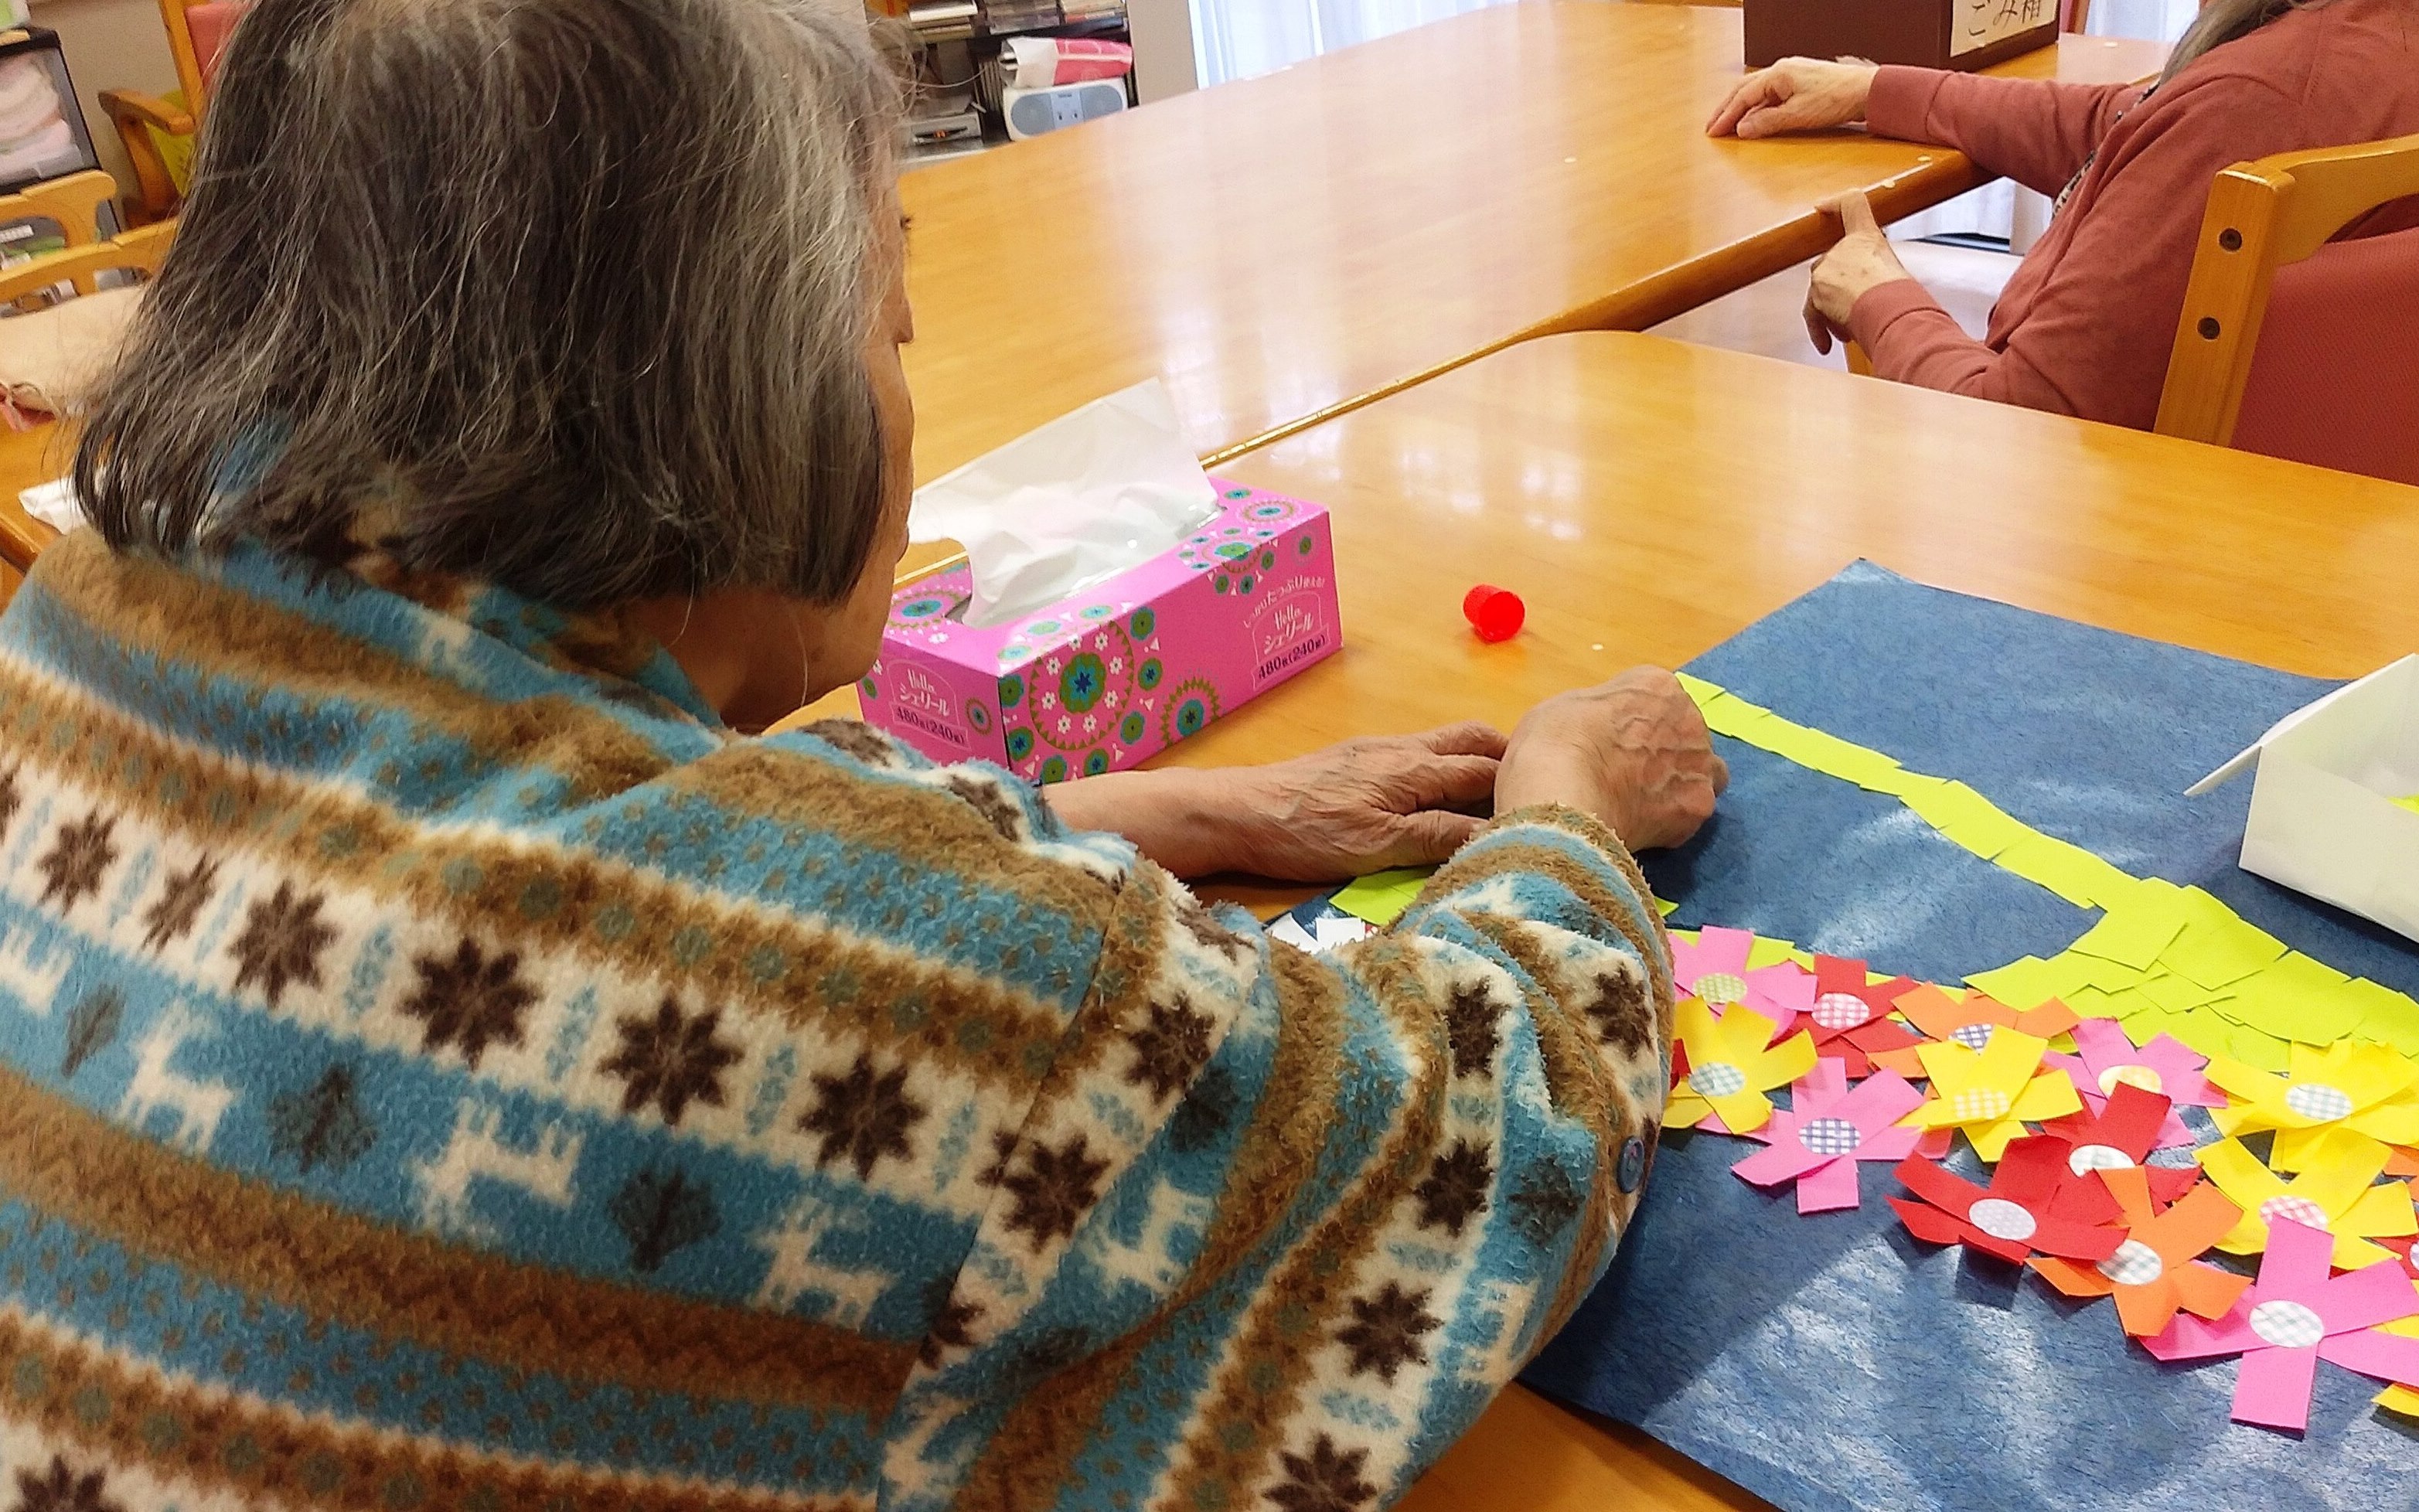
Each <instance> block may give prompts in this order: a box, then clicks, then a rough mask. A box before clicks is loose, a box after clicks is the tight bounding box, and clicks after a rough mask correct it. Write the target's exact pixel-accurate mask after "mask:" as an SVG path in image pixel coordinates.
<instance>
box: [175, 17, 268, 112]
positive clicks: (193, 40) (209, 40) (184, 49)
mask: <svg viewBox="0 0 2419 1512" xmlns="http://www.w3.org/2000/svg"><path fill="white" fill-rule="evenodd" d="M246 8H248V7H246V6H243V5H229V4H226V3H225V0H160V20H161V23H162V24H163V25H165V26H166V27H167V29H168V56H169V57H170V58H171V59H172V60H174V62H175V63H176V65H177V87H178V88H180V89H182V90H183V91H184V92H185V109H186V110H187V111H188V112H190V113H191V114H192V115H193V116H194V117H195V118H197V119H198V118H199V117H200V116H201V114H202V108H203V106H204V105H205V104H206V103H207V102H208V96H209V90H210V80H211V79H212V78H213V77H214V76H216V74H217V72H218V59H219V54H220V53H221V52H222V51H223V50H224V48H225V46H226V39H227V34H228V33H229V32H231V31H233V30H234V17H235V16H239V15H240V14H241V13H242V12H243V11H244V10H245V9H246ZM193 10H199V11H203V12H204V13H205V14H204V15H203V16H202V17H201V18H199V24H196V19H195V18H193V17H192V16H189V15H187V14H186V12H188V11H193Z"/></svg>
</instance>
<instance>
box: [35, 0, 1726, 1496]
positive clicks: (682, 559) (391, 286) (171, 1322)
mask: <svg viewBox="0 0 2419 1512" xmlns="http://www.w3.org/2000/svg"><path fill="white" fill-rule="evenodd" d="M900 103H901V101H900V100H899V97H898V91H897V89H896V87H895V85H894V83H893V81H892V80H891V78H890V76H889V75H888V73H887V72H886V70H885V69H884V68H883V66H882V64H881V62H880V60H879V58H878V55H877V54H876V53H875V51H874V48H873V46H872V43H871V38H870V34H869V31H868V26H867V22H866V18H865V15H864V11H863V9H862V8H861V7H860V6H859V5H858V4H857V0H258V3H257V4H255V5H254V6H253V8H251V9H250V10H249V11H248V12H247V13H246V14H245V17H244V20H243V22H242V23H241V24H240V25H239V26H238V27H237V29H236V33H235V37H234V39H233V41H232V42H231V43H230V44H229V47H228V52H227V55H226V59H225V63H224V66H223V69H222V71H221V73H220V76H219V82H218V86H217V92H216V94H215V95H214V97H213V98H212V100H211V106H210V121H209V128H208V131H206V132H205V133H204V134H203V139H202V142H201V145H200V149H199V153H200V155H199V158H198V160H197V162H196V166H195V169H194V176H193V194H192V196H191V198H190V199H189V200H188V201H187V204H186V208H185V213H184V216H183V220H182V224H181V228H180V229H179V231H178V232H177V240H176V245H175V248H174V250H172V251H171V252H170V253H169V255H168V257H167V260H166V262H165V263H164V264H163V266H162V269H161V271H160V276H159V277H158V279H157V280H156V281H155V282H154V283H153V284H152V285H150V287H149V290H148V292H147V293H146V296H145V302H144V309H143V313H142V314H141V316H138V318H137V320H136V323H135V325H134V327H133V330H132V332H131V340H130V346H129V347H128V348H127V349H126V351H125V352H124V353H123V355H122V356H121V359H120V361H119V364H118V367H117V370H116V373H115V375H114V376H113V377H112V378H110V379H109V380H108V381H107V382H106V383H105V384H104V385H103V386H102V388H101V390H100V393H98V394H97V395H96V397H95V399H94V401H93V403H92V405H91V408H90V409H89V411H88V412H87V414H86V415H85V424H84V430H83V435H82V439H81V449H80V451H79V453H78V456H77V461H76V488H77V492H78V493H79V494H80V495H81V497H82V498H83V499H84V501H85V504H86V506H87V511H88V513H89V515H90V517H91V519H92V522H93V528H92V529H90V530H82V531H77V532H73V533H71V534H69V535H68V536H67V537H65V538H64V539H62V540H60V541H59V542H57V543H56V544H54V546H52V547H51V548H49V549H48V550H47V551H45V552H44V553H43V555H42V558H41V560H40V562H39V563H38V564H37V565H36V566H35V568H34V570H33V572H32V573H31V574H30V575H29V576H28V577H27V579H26V580H25V583H24V585H23V588H21V589H20V590H19V591H18V593H17V594H16V597H15V599H14V600H13V602H11V603H10V604H9V606H8V611H7V613H6V614H5V615H0V1509H5V1512H337V1509H348V1512H359V1509H364V1508H393V1509H397V1512H405V1509H408V1512H521V1509H528V1512H873V1509H874V1508H876V1507H880V1508H884V1509H887V1512H942V1509H944V1508H952V1507H967V1508H973V1507H983V1508H994V1509H1002V1512H1007V1509H1023V1508H1034V1509H1040V1508H1068V1509H1090V1508H1104V1509H1111V1508H1130V1509H1133V1512H1147V1509H1150V1508H1171V1509H1174V1508H1183V1509H1193V1508H1203V1507H1225V1508H1229V1509H1232V1512H1244V1509H1246V1508H1261V1509H1269V1508H1275V1509H1278V1512H1315V1509H1348V1512H1372V1509H1375V1508H1377V1507H1379V1506H1380V1505H1382V1504H1384V1503H1385V1502H1387V1501H1389V1500H1391V1499H1392V1498H1394V1496H1396V1495H1398V1494H1399V1493H1400V1492H1401V1491H1402V1490H1403V1489H1404V1488H1405V1487H1406V1486H1408V1485H1409V1484H1410V1482H1411V1480H1412V1479H1413V1478H1414V1477H1415V1476H1417V1475H1418V1474H1419V1473H1420V1472H1421V1471H1422V1470H1423V1469H1424V1468H1425V1466H1426V1465H1427V1464H1428V1463H1429V1462H1431V1461H1432V1460H1434V1459H1435V1458H1436V1457H1437V1456H1438V1455H1439V1454H1441V1453H1442V1452H1443V1450H1444V1448H1445V1446H1446V1445H1448V1444H1450V1443H1452V1442H1453V1440H1454V1438H1455V1436H1456V1435H1457V1434H1459V1433H1460V1432H1461V1431H1462V1429H1464V1428H1466V1427H1469V1426H1470V1424H1471V1420H1472V1419H1474V1418H1475V1417H1476V1416H1477V1415H1478V1413H1479V1412H1481V1411H1482V1410H1483V1409H1484V1408H1485V1407H1486V1405H1487V1401H1488V1399H1489V1398H1490V1397H1491V1396H1493V1395H1494V1393H1495V1392H1497V1391H1498V1390H1500V1389H1501V1388H1502V1386H1503V1384H1504V1383H1505V1382H1506V1381H1509V1380H1510V1379H1511V1376H1512V1374H1513V1372H1514V1371H1516V1370H1517V1369H1518V1368H1519V1366H1520V1365H1521V1363H1522V1362H1523V1361H1525V1360H1526V1359H1527V1358H1528V1357H1529V1356H1530V1355H1531V1354H1532V1353H1533V1352H1534V1351H1535V1350H1536V1349H1537V1347H1538V1346H1539V1345H1540V1344H1541V1343H1542V1342H1543V1341H1544V1339H1545V1338H1546V1337H1547V1336H1548V1335H1549V1334H1550V1333H1551V1332H1552V1330H1553V1329H1554V1328H1555V1327H1556V1326H1558V1325H1559V1323H1560V1322H1561V1320H1562V1319H1564V1318H1566V1317H1568V1316H1569V1315H1570V1312H1571V1310H1572V1309H1573V1308H1574V1307H1575V1306H1576V1305H1577V1304H1578V1303H1579V1299H1580V1298H1581V1297H1582V1296H1583V1295H1584V1294H1585V1293H1586V1291H1587V1289H1588V1288H1589V1287H1590V1285H1591V1284H1593V1283H1594V1281H1595V1278H1596V1277H1597V1276H1598V1275H1600V1274H1601V1273H1603V1271H1604V1268H1605V1265H1606V1263H1607V1261H1608V1260H1609V1258H1610V1257H1611V1255H1612V1253H1613V1250H1614V1248H1615V1247H1616V1245H1617V1244H1618V1243H1619V1242H1620V1240H1621V1236H1622V1234H1623V1232H1624V1231H1625V1229H1626V1227H1628V1225H1629V1222H1630V1218H1631V1215H1632V1213H1633V1212H1635V1211H1636V1210H1637V1205H1638V1202H1639V1199H1640V1193H1641V1190H1642V1183H1643V1182H1644V1180H1645V1178H1646V1173H1647V1169H1648V1165H1649V1162H1650V1157H1651V1154H1652V1151H1653V1149H1654V1146H1655V1139H1656V1130H1657V1125H1658V1123H1659V1121H1660V1119H1661V1116H1662V1103H1663V1097H1664V1092H1665V1089H1666V1088H1668V1087H1669V1086H1670V1072H1671V1029H1672V965H1671V956H1670V949H1669V945H1668V943H1667V941H1666V938H1665V936H1664V933H1663V929H1662V925H1661V923H1660V921H1659V919H1658V918H1657V915H1656V907H1655V903H1654V900H1653V898H1652V896H1651V895H1650V894H1649V893H1648V891H1647V888H1646V884H1645V881H1644V879H1643V878H1642V877H1641V875H1640V874H1639V872H1638V869H1637V867H1636V865H1635V863H1634V862H1633V860H1632V859H1631V856H1630V852H1631V850H1632V849H1633V848H1643V847H1650V846H1654V845H1658V844H1670V843H1675V842H1677V841H1680V840H1682V839H1685V838H1686V837H1687V835H1688V834H1689V833H1690V832H1691V831H1692V830H1694V829H1695V828H1696V827H1697V825H1699V824H1700V823H1701V822H1703V820H1704V819H1705V818H1706V817H1707V816H1708V815H1709V814H1710V813H1711V811H1712V809H1713V805H1714V798H1715V795H1716V793H1717V792H1718V790H1719V788H1720V786H1721V784H1722V782H1723V780H1724V774H1723V768H1722V766H1721V764H1720V759H1719V758H1718V757H1717V756H1716V755H1715V754H1714V753H1713V749H1712V745H1711V741H1710V737H1709V736H1708V735H1707V733H1706V731H1705V727H1704V721H1703V719H1702V718H1701V717H1699V716H1698V714H1697V712H1696V708H1695V706H1694V705H1693V704H1692V703H1691V702H1689V699H1688V696H1687V693H1685V692H1684V691H1683V690H1682V689H1681V687H1680V686H1679V684H1678V683H1677V682H1676V681H1675V680H1674V679H1673V678H1672V676H1671V674H1670V673H1668V672H1662V671H1644V670H1641V671H1636V672H1632V673H1630V674H1627V675H1626V676H1624V677H1622V678H1619V679H1616V680H1614V681H1613V682H1611V683H1609V684H1605V685H1602V686H1599V687H1593V688H1585V689H1579V690H1577V691H1575V692H1572V693H1569V694H1565V695H1563V696H1561V697H1558V698H1555V699H1552V700H1549V701H1548V702H1546V703H1544V704H1542V705H1540V706H1539V707H1538V708H1536V709H1535V710H1533V711H1532V712H1531V713H1530V714H1529V715H1528V716H1527V717H1525V718H1524V719H1523V720H1522V721H1521V724H1520V726H1519V727H1518V729H1517V730H1516V731H1515V732H1514V733H1512V735H1511V736H1510V737H1509V739H1508V740H1507V739H1506V737H1504V736H1502V735H1500V734H1497V733H1494V732H1492V731H1490V730H1487V728H1485V727H1484V726H1481V725H1476V724H1462V725H1456V726H1453V727H1450V728H1448V729H1445V730H1442V731H1439V732H1434V733H1429V734H1427V735H1423V736H1397V737H1391V738H1372V739H1365V740H1360V741H1355V742H1351V743H1349V744H1348V745H1346V746H1343V747H1339V748H1332V749H1330V750H1327V751H1324V752H1313V753H1310V754H1307V755H1304V756H1302V757H1298V758H1296V759H1294V760H1291V761H1287V762H1280V763H1275V764H1269V765H1263V766H1252V767H1230V768H1225V769H1223V770H1199V771H1184V770H1162V771H1136V772H1125V773H1117V774H1114V775H1111V776H1107V777H1102V778H1097V779H1085V780H1082V781H1077V782H1071V783H1061V784H1057V785H1055V786H1053V787H1051V788H1049V789H1048V790H1047V791H1046V794H1045V793H1044V792H1043V791H1041V790H1037V789H1035V788H1033V787H1030V786H1028V785H1026V784H1025V783H1024V782H1021V781H1019V780H1017V779H1016V778H1014V777H1013V776H1011V775H1010V774H1009V773H1008V772H1006V771H1004V770H1001V769H1000V768H998V767H996V766H990V765H985V764H981V763H978V762H968V763H963V764H954V765H948V764H933V763H932V762H929V761H926V760H924V759H923V758H922V757H920V756H918V755H917V754H916V753H915V752H914V751H912V750H909V749H908V748H905V747H903V746H901V745H900V744H899V743H897V742H895V741H893V740H892V739H891V738H890V737H889V736H887V735H886V734H884V733H881V732H880V731H877V730H874V729H872V728H871V727H869V726H867V725H864V724H861V723H858V722H856V721H854V720H847V719H838V718H832V719H824V720H820V721H818V722H814V723H811V724H809V725H807V726H806V727H805V728H803V729H799V730H793V731H787V732H784V733H769V734H764V735H761V736H760V735H753V734H749V733H745V732H747V731H751V730H758V729H763V727H764V726H766V725H767V724H770V723H773V722H776V721H778V719H779V718H780V717H782V716H784V715H786V714H788V713H790V712H792V711H793V710H794V709H796V708H798V707H799V706H800V705H802V704H805V703H809V702H813V701H814V700H816V699H817V698H819V697H821V696H822V695H824V694H825V693H828V692H831V691H833V690H834V689H837V688H842V687H848V686H849V685H850V684H852V683H854V682H855V681H856V680H857V679H859V678H860V677H863V676H866V675H867V674H868V673H869V671H871V669H872V668H873V666H874V664H875V661H876V657H877V654H878V653H879V651H880V649H881V646H882V644H883V631H884V626H885V625H886V623H887V622H888V620H889V617H890V606H891V600H892V594H893V576H894V573H895V571H896V569H897V567H898V565H899V561H900V557H901V552H902V551H903V550H904V549H905V546H906V516H907V506H908V499H909V495H910V491H911V484H912V474H913V471H914V469H913V464H912V461H911V448H912V440H913V436H914V430H915V415H914V409H913V406H912V404H911V402H910V396H909V393H908V390H907V380H906V376H905V371H904V368H903V367H902V365H901V356H900V347H901V345H902V344H903V343H905V342H906V341H907V340H908V339H909V338H910V336H911V333H912V319H911V316H910V312H909V308H908V301H907V294H906V283H905V278H904V268H903V265H904V261H905V243H904V239H903V235H902V224H901V213H900V206H899V201H898V197H897V192H896V185H895V177H896V169H897V162H896V147H897V143H898V140H899V135H900V121H901V110H900ZM1098 608H1099V609H1101V611H1102V612H1101V615H1100V616H1099V618H1100V620H1101V622H1102V624H1103V625H1105V626H1107V627H1110V628H1114V629H1115V631H1116V633H1117V635H1118V636H1119V637H1120V638H1124V637H1127V636H1129V635H1130V636H1131V638H1132V643H1133V644H1134V645H1135V646H1136V647H1137V649H1135V650H1133V651H1132V652H1130V653H1128V654H1126V655H1123V656H1119V655H1117V653H1115V652H1112V653H1111V654H1110V655H1109V656H1104V657H1071V658H1068V665H1067V666H1065V667H1064V668H1061V667H1059V666H1057V665H1056V663H1055V661H1053V660H1050V659H1042V660H1040V661H1038V662H1033V663H1027V664H1025V666H1024V667H1023V668H1022V669H1021V670H1020V672H1019V675H1020V676H1022V677H1023V678H1024V679H1025V691H1024V692H1023V693H1022V694H1021V697H1023V698H1025V699H1028V700H1033V701H1039V702H1041V703H1042V706H1044V707H1051V706H1055V707H1056V708H1057V709H1060V710H1066V709H1069V708H1073V709H1074V711H1075V712H1076V713H1078V714H1080V713H1082V712H1083V710H1084V709H1085V708H1086V707H1090V706H1092V705H1093V704H1094V703H1096V702H1100V703H1105V702H1109V701H1110V700H1112V699H1115V698H1119V697H1136V698H1138V695H1137V694H1136V692H1135V690H1137V689H1144V690H1147V689H1148V688H1149V687H1153V686H1155V685H1154V684H1153V683H1152V682H1150V681H1148V673H1147V672H1145V671H1142V670H1141V669H1143V668H1146V667H1148V665H1149V658H1150V657H1151V656H1153V654H1154V652H1155V650H1156V640H1155V637H1154V632H1153V630H1152V629H1151V628H1149V625H1150V624H1151V623H1152V621H1151V619H1150V617H1149V616H1148V615H1147V614H1145V613H1144V612H1142V611H1141V610H1140V609H1137V607H1136V606H1133V605H1131V604H1122V603H1117V602H1110V603H1106V604H1102V605H1100V606H1098ZM1086 613H1087V615H1088V614H1089V613H1090V610H1089V609H1087V610H1086ZM1103 633H1104V634H1105V633H1106V632H1105V630H1104V632H1103ZM1079 698H1080V699H1081V701H1082V702H1081V703H1080V704H1079V703H1077V702H1075V701H1076V700H1078V699H1079ZM1066 728H1071V726H1070V727H1062V729H1066ZM1067 738H1070V739H1072V738H1074V737H1073V736H1071V735H1069V736H1067ZM1490 800H1491V802H1492V806H1493V810H1494V812H1493V813H1492V815H1491V816H1489V817H1478V816H1477V814H1480V813H1485V811H1486V810H1487V807H1488V804H1489V801H1490ZM1462 810H1477V813H1472V812H1465V811H1462ZM1440 860H1441V861H1443V862H1444V863H1445V864H1444V866H1443V868H1442V870H1441V871H1439V872H1437V873H1436V876H1435V878H1434V879H1433V880H1432V881H1431V882H1430V883H1429V884H1428V885H1427V887H1426V888H1425V890H1424V891H1423V892H1422V894H1421V896H1420V897H1419V899H1418V900H1417V902H1416V903H1414V904H1413V905H1412V907H1411V909H1410V912H1409V913H1407V914H1406V915H1405V916H1404V917H1403V918H1401V919H1400V920H1399V921H1398V922H1396V923H1395V924H1394V925H1393V926H1392V927H1390V928H1389V929H1387V930H1385V931H1383V932H1381V933H1379V934H1377V935H1375V936H1374V937H1371V938H1368V939H1364V940H1362V941H1360V942H1357V943H1355V944H1353V945H1350V946H1347V947H1345V948H1343V949H1338V950H1335V951H1333V952H1330V953H1328V954H1324V955H1309V954H1303V953H1301V952H1298V951H1295V950H1292V949H1287V947H1286V946H1284V945H1283V944H1281V943H1278V942H1276V941H1273V940H1271V938H1270V937H1269V935H1268V934H1267V933H1265V932H1263V931H1262V930H1261V929H1260V927H1259V926H1258V924H1256V922H1255V921H1254V920H1253V919H1252V918H1251V916H1250V915H1248V914H1246V913H1244V912H1243V911H1241V910H1240V909H1237V908H1233V907H1231V906H1230V907H1226V908H1223V909H1222V908H1213V907H1211V906H1210V905H1209V904H1207V903H1204V902H1202V901H1201V900H1199V899H1198V898H1196V897H1195V896H1194V894H1193V893H1192V892H1191V891H1190V890H1188V889H1187V888H1186V887H1185V886H1184V884H1183V883H1182V882H1180V881H1179V880H1178V878H1179V876H1183V875H1194V874H1199V873H1204V872H1218V871H1223V870H1235V871H1248V872H1259V873H1262V874H1266V875H1272V876H1287V877H1292V878H1296V879H1299V880H1317V879H1327V878H1339V877H1342V876H1344V875H1347V874H1349V873H1352V872H1361V871H1367V870H1372V869H1375V868H1379V867H1383V866H1390V865H1404V864H1418V863H1421V862H1425V861H1440Z"/></svg>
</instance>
